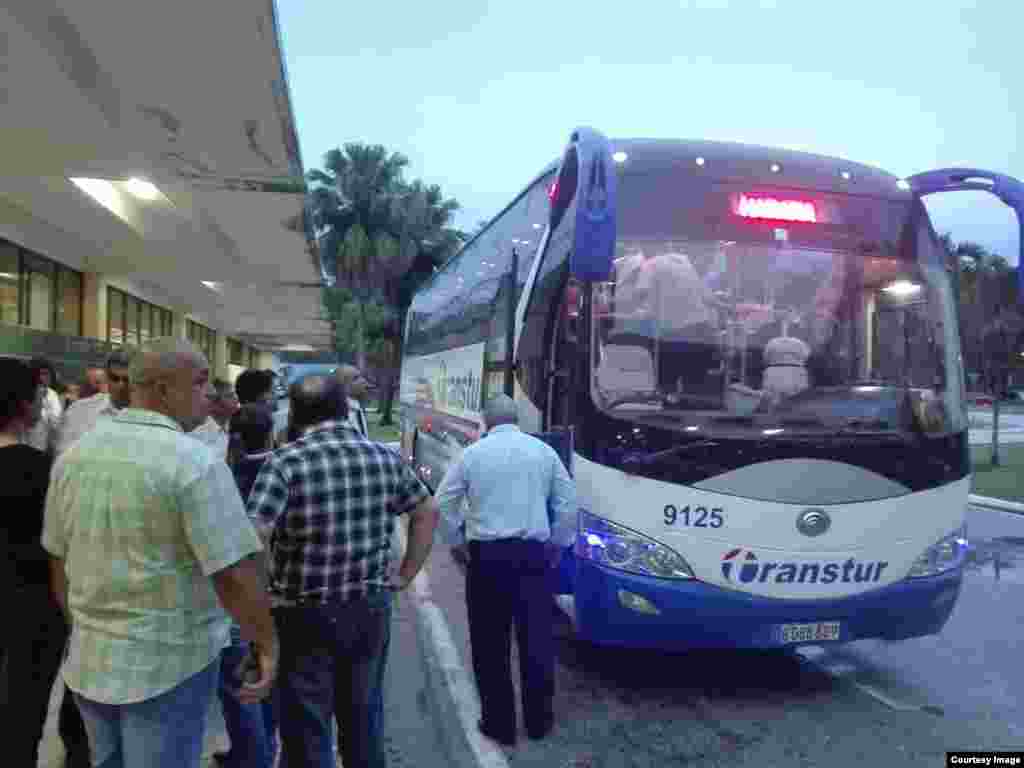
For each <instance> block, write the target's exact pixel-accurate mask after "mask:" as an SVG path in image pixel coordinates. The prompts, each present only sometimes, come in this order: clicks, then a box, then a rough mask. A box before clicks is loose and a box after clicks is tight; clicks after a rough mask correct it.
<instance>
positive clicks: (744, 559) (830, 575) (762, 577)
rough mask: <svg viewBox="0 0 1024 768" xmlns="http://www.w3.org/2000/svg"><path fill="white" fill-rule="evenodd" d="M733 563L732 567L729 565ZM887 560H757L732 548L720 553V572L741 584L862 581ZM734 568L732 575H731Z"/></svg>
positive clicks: (873, 576)
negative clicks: (721, 554) (798, 561)
mask: <svg viewBox="0 0 1024 768" xmlns="http://www.w3.org/2000/svg"><path fill="white" fill-rule="evenodd" d="M734 565H736V566H737V567H736V568H735V569H734V568H733V566H734ZM888 565H889V563H887V562H884V561H878V560H875V561H870V560H869V561H866V562H858V561H857V560H855V559H854V558H852V557H851V558H848V559H847V560H845V561H833V562H822V563H807V562H802V563H796V562H772V561H760V560H758V558H757V555H755V554H754V553H753V552H751V551H749V550H743V549H742V548H740V549H732V550H730V551H728V552H726V553H725V554H724V555H723V556H722V576H724V577H725V580H726V581H738V582H740V583H741V584H753V583H754V582H758V583H761V584H765V583H767V582H769V581H771V582H772V583H774V584H834V583H836V582H840V583H842V584H850V583H854V584H865V583H873V582H877V581H878V580H879V579H881V577H882V571H884V570H885V569H886V567H887V566H888ZM734 570H735V571H736V573H735V578H733V577H734Z"/></svg>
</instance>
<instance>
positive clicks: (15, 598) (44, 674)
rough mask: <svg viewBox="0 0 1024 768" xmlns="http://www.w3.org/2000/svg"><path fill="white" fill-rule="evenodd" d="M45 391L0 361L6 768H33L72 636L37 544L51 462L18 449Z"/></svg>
mask: <svg viewBox="0 0 1024 768" xmlns="http://www.w3.org/2000/svg"><path fill="white" fill-rule="evenodd" d="M41 409H42V389H40V388H39V387H37V386H36V380H35V377H34V375H33V372H32V370H31V369H30V368H29V367H28V366H27V365H25V364H24V363H23V362H21V361H19V360H14V359H11V358H5V359H0V473H2V474H0V595H2V596H3V597H2V600H0V605H3V606H4V608H5V609H6V610H8V611H9V614H8V615H9V616H11V617H12V618H13V619H14V622H13V623H12V624H11V625H10V626H9V627H8V628H7V629H5V630H4V631H3V632H2V633H0V646H5V647H3V649H2V650H0V657H3V658H2V661H0V667H2V668H0V719H2V721H3V723H4V733H5V738H4V762H5V764H8V765H25V766H34V765H36V763H37V760H38V755H39V742H40V740H41V739H42V736H43V726H44V724H45V723H46V714H47V708H48V704H49V699H50V689H51V688H52V687H53V682H54V679H55V678H56V677H57V672H58V671H59V669H60V665H61V661H62V656H63V651H64V645H65V643H66V641H67V636H68V630H67V625H66V624H65V621H64V616H63V614H62V613H61V610H60V607H59V606H58V605H57V602H56V600H54V599H53V595H52V592H51V591H50V570H49V556H48V555H47V553H46V551H45V550H44V549H43V547H42V545H41V544H40V543H39V540H40V537H41V535H42V530H43V508H44V506H45V503H46V490H47V486H48V484H49V478H50V458H49V457H48V456H47V455H46V454H45V453H43V452H42V451H39V450H37V449H35V448H32V447H31V446H29V445H24V444H22V443H21V442H20V441H19V436H20V435H22V434H24V432H26V431H28V430H29V429H30V428H31V427H32V426H33V425H34V424H35V423H36V422H37V421H38V420H39V418H40V412H41Z"/></svg>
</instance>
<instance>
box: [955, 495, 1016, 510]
mask: <svg viewBox="0 0 1024 768" xmlns="http://www.w3.org/2000/svg"><path fill="white" fill-rule="evenodd" d="M967 500H968V502H970V503H971V504H973V505H974V506H976V507H985V508H987V509H996V510H999V511H1000V512H1010V513H1012V514H1014V515H1024V504H1021V503H1020V502H1017V501H1007V500H1006V499H996V498H993V497H991V496H975V495H974V494H973V493H972V494H971V495H970V496H968V497H967Z"/></svg>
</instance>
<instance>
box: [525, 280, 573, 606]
mask: <svg viewBox="0 0 1024 768" xmlns="http://www.w3.org/2000/svg"><path fill="white" fill-rule="evenodd" d="M580 296H581V290H580V287H579V284H578V283H577V282H576V281H575V280H573V279H572V278H570V279H569V281H568V284H567V286H566V290H565V291H564V293H563V300H562V302H560V305H559V306H558V307H557V309H556V314H555V319H554V327H553V329H552V331H553V332H552V334H551V336H552V338H551V348H550V352H549V354H548V366H547V372H546V378H547V407H546V409H545V414H544V425H545V430H546V431H544V432H540V433H537V434H535V435H534V437H538V438H540V439H541V440H543V441H544V442H546V443H547V444H548V445H550V446H551V447H552V448H554V449H555V453H557V454H558V456H559V458H561V459H562V463H563V464H564V465H565V468H566V470H567V471H568V472H569V476H570V477H574V468H573V453H574V450H575V445H574V439H575V431H574V425H575V420H574V411H575V408H574V404H575V400H576V388H577V386H576V385H577V383H578V382H577V378H578V377H577V376H575V375H574V373H575V372H576V371H577V370H578V368H579V366H578V365H577V362H578V356H579V342H580V337H579V327H580V326H579V323H580ZM549 512H550V510H549ZM573 551H574V548H573V547H572V546H570V547H568V549H567V550H566V552H564V553H563V555H562V560H561V564H560V565H559V568H558V574H557V576H556V578H555V585H554V591H555V594H570V593H571V592H572V591H573V585H574V584H575V575H576V560H575V557H574V556H573Z"/></svg>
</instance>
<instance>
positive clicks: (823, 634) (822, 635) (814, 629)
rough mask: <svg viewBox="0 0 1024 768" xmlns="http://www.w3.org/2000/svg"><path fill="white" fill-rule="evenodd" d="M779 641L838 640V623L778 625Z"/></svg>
mask: <svg viewBox="0 0 1024 768" xmlns="http://www.w3.org/2000/svg"><path fill="white" fill-rule="evenodd" d="M779 639H780V640H782V642H783V643H808V642H816V641H819V640H838V639H839V622H838V621H819V622H817V623H815V624H780V625H779Z"/></svg>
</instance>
